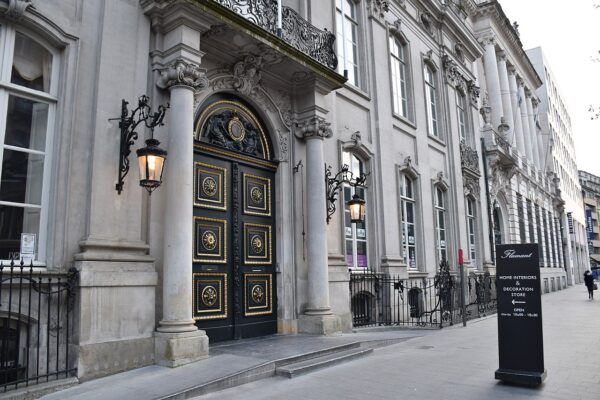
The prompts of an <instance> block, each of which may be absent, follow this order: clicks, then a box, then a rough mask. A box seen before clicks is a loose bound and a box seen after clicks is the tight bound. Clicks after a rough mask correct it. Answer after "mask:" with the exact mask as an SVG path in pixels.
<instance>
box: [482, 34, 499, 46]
mask: <svg viewBox="0 0 600 400" xmlns="http://www.w3.org/2000/svg"><path fill="white" fill-rule="evenodd" d="M478 41H479V43H481V45H482V46H483V47H485V46H489V45H492V46H495V45H496V38H495V37H494V36H491V35H490V36H485V37H481V38H479V39H478Z"/></svg>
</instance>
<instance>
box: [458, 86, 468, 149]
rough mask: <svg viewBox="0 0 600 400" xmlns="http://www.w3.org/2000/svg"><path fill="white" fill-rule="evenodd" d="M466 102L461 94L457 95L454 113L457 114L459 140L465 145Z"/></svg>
mask: <svg viewBox="0 0 600 400" xmlns="http://www.w3.org/2000/svg"><path fill="white" fill-rule="evenodd" d="M466 104H467V102H466V101H465V96H464V95H463V94H461V93H458V95H457V101H456V111H457V113H458V133H459V135H460V140H462V141H463V142H465V143H467V111H466V110H467V106H466Z"/></svg>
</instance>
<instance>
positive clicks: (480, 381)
mask: <svg viewBox="0 0 600 400" xmlns="http://www.w3.org/2000/svg"><path fill="white" fill-rule="evenodd" d="M598 297H600V296H598ZM542 304H543V305H542V312H543V324H544V354H545V365H546V369H547V370H548V377H547V379H546V382H545V383H544V384H543V385H542V386H540V387H538V388H525V387H517V386H510V385H506V384H502V383H499V382H498V381H496V380H495V379H494V371H495V370H496V368H498V349H497V320H496V318H495V317H491V318H487V319H483V320H478V321H475V322H470V323H469V325H468V326H467V327H466V328H463V327H462V326H461V327H453V328H449V329H448V328H446V329H443V330H441V331H436V332H435V333H434V334H431V335H427V336H423V337H421V338H416V339H412V340H410V341H407V342H403V343H400V344H396V345H393V346H390V347H385V348H381V349H378V350H376V351H375V353H374V354H373V355H371V356H368V357H365V358H362V359H359V360H355V361H352V362H349V363H346V364H341V365H337V366H334V367H331V368H328V369H324V370H320V371H315V372H313V373H311V374H308V375H304V376H301V377H298V378H295V379H291V380H290V379H287V378H281V377H274V378H269V379H264V380H261V381H257V382H253V383H249V384H245V385H242V386H238V387H235V388H231V389H227V390H224V391H221V392H216V393H211V394H208V395H205V396H201V397H198V399H202V400H209V399H228V400H229V399H231V400H234V399H244V400H248V399H286V400H310V399H319V400H325V399H344V400H353V399H361V400H364V399H374V400H376V399H402V400H404V399H420V400H423V399H436V400H438V399H443V400H446V399H447V400H454V399H456V400H459V399H460V400H496V399H511V400H513V399H544V400H546V399H564V400H579V399H581V400H583V399H589V400H592V399H593V400H598V399H600V339H599V335H600V298H599V299H597V300H595V301H588V300H587V292H586V289H585V287H584V286H582V285H578V286H575V287H572V288H569V289H567V290H562V291H560V292H555V293H551V294H547V295H544V296H542Z"/></svg>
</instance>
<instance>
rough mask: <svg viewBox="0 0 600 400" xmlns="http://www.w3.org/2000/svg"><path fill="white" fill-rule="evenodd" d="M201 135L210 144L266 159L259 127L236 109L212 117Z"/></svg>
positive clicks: (223, 111)
mask: <svg viewBox="0 0 600 400" xmlns="http://www.w3.org/2000/svg"><path fill="white" fill-rule="evenodd" d="M234 126H237V129H235V128H234ZM241 132H243V134H242V133H241ZM200 134H201V135H200V137H201V139H202V140H203V141H206V142H208V143H210V144H213V145H216V146H219V147H223V148H226V149H228V150H232V151H239V152H242V153H246V154H249V155H252V156H254V157H259V158H265V157H266V154H265V150H264V146H263V144H262V139H261V134H260V132H259V127H257V126H255V125H254V123H253V121H251V120H250V119H248V118H246V116H244V115H242V114H241V113H240V114H238V113H237V111H236V110H235V109H223V110H221V111H219V112H216V113H214V114H212V115H210V116H209V117H208V118H207V120H206V122H205V123H204V126H203V127H202V132H200Z"/></svg>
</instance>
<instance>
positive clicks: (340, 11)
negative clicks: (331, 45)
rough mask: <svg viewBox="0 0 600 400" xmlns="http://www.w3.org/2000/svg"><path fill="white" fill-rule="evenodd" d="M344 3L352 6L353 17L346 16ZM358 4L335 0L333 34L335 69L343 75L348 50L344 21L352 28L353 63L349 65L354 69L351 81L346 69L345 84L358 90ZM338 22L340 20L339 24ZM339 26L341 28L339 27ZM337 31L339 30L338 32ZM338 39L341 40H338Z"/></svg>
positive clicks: (350, 1) (352, 0)
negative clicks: (336, 62)
mask: <svg viewBox="0 0 600 400" xmlns="http://www.w3.org/2000/svg"><path fill="white" fill-rule="evenodd" d="M338 1H339V4H340V5H341V7H338ZM346 1H348V3H350V4H352V10H353V11H354V15H351V13H350V14H347V13H346V7H345V5H346ZM358 6H359V4H358V3H357V2H356V1H355V0H336V1H335V3H334V12H335V27H336V32H335V36H336V41H337V45H336V55H337V57H338V67H337V72H338V73H339V74H342V75H343V74H344V70H347V65H348V57H347V55H348V49H347V46H346V45H347V41H348V40H347V38H348V37H349V36H348V32H346V29H345V24H344V22H346V19H347V20H348V21H349V22H350V24H351V26H352V27H353V34H354V37H355V40H354V41H352V44H353V46H354V48H353V50H354V51H353V56H354V63H353V64H351V65H352V66H353V68H354V69H355V71H354V70H353V74H354V79H353V80H351V79H350V76H351V75H350V70H349V69H348V76H347V78H348V81H347V82H346V83H347V84H350V85H352V86H354V87H357V88H360V86H361V84H360V83H361V82H360V69H361V68H360V61H359V53H360V20H359V17H360V15H359V7H358ZM340 20H341V24H340ZM339 25H341V26H339ZM338 29H339V30H338ZM340 38H341V39H342V40H340ZM340 43H341V44H342V48H341V50H342V53H341V54H340V53H339V46H340Z"/></svg>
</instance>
